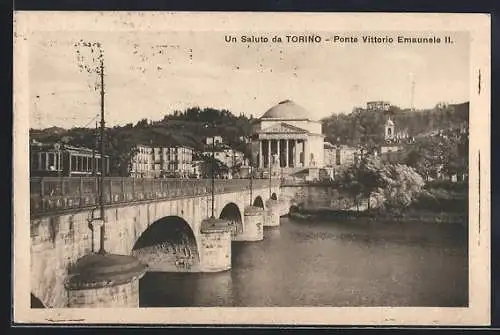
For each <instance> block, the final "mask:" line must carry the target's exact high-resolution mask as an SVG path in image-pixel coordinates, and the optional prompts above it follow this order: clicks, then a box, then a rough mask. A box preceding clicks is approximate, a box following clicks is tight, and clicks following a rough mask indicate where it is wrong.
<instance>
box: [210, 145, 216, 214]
mask: <svg viewBox="0 0 500 335" xmlns="http://www.w3.org/2000/svg"><path fill="white" fill-rule="evenodd" d="M211 170H212V216H211V218H215V216H214V206H215V203H214V199H215V136H212V169H211Z"/></svg>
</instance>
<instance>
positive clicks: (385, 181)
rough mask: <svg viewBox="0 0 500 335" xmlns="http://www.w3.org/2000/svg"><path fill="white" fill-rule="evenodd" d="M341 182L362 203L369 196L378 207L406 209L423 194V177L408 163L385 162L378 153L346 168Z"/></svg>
mask: <svg viewBox="0 0 500 335" xmlns="http://www.w3.org/2000/svg"><path fill="white" fill-rule="evenodd" d="M339 184H340V187H341V189H342V190H344V191H346V192H347V193H348V194H349V195H350V196H351V197H352V198H353V199H354V200H355V202H356V206H357V207H358V210H359V204H360V201H361V200H362V199H368V209H369V208H370V203H373V204H374V207H376V208H389V209H393V210H394V209H398V210H399V209H402V208H405V207H407V206H409V205H410V204H411V203H412V201H413V200H415V199H416V198H417V197H418V195H419V194H420V192H421V190H422V187H423V185H424V180H423V178H422V177H421V176H420V175H419V174H418V173H417V172H416V171H415V170H414V169H412V168H411V167H409V166H407V165H404V164H392V163H383V162H381V161H380V159H378V158H376V157H367V158H364V159H363V160H361V162H360V163H359V164H358V165H355V166H352V167H350V168H348V169H346V170H345V172H344V173H343V174H342V175H341V177H340V180H339Z"/></svg>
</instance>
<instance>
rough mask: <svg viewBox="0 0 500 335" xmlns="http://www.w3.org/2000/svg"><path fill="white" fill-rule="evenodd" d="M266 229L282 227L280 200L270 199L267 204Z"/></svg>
mask: <svg viewBox="0 0 500 335" xmlns="http://www.w3.org/2000/svg"><path fill="white" fill-rule="evenodd" d="M265 216H266V219H265V221H264V226H265V227H276V226H279V225H280V206H279V202H278V200H275V199H269V200H268V201H267V202H266V213H265Z"/></svg>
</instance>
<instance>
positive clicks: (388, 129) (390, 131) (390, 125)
mask: <svg viewBox="0 0 500 335" xmlns="http://www.w3.org/2000/svg"><path fill="white" fill-rule="evenodd" d="M395 136H396V135H395V127H394V122H393V121H392V120H391V117H389V119H387V122H386V123H385V136H384V137H385V140H386V141H388V140H392V139H394V138H395Z"/></svg>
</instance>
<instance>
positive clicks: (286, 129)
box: [259, 122, 308, 134]
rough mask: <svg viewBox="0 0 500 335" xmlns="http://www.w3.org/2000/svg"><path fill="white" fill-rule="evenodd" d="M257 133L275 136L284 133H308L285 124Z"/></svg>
mask: <svg viewBox="0 0 500 335" xmlns="http://www.w3.org/2000/svg"><path fill="white" fill-rule="evenodd" d="M259 133H267V134H270V133H272V134H276V133H286V134H307V133H308V131H307V130H305V129H302V128H299V127H295V126H292V125H290V124H287V123H283V122H282V123H280V124H277V125H273V126H271V127H267V128H264V129H261V130H260V131H259Z"/></svg>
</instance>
